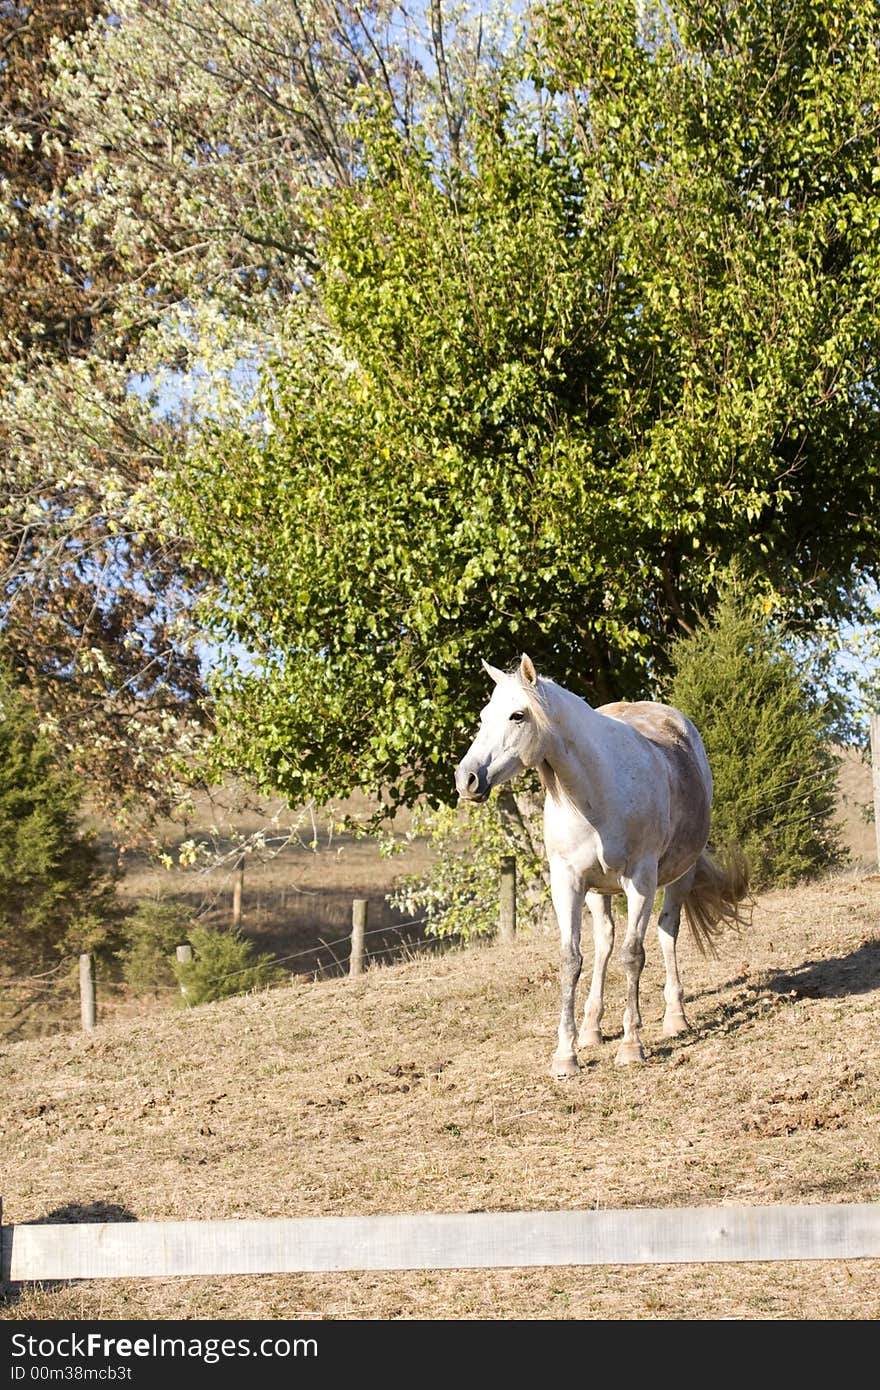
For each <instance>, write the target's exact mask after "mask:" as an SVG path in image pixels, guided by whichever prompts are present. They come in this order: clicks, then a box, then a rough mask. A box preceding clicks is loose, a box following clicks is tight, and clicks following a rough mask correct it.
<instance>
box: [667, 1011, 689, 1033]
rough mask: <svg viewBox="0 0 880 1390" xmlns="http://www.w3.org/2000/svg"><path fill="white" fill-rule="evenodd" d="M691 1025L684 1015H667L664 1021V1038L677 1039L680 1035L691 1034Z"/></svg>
mask: <svg viewBox="0 0 880 1390" xmlns="http://www.w3.org/2000/svg"><path fill="white" fill-rule="evenodd" d="M689 1032H690V1024H689V1023H688V1021H687V1019H686V1018H685V1016H684V1014H667V1015H666V1017H665V1018H664V1020H663V1036H664V1038H677V1037H678V1035H679V1033H689Z"/></svg>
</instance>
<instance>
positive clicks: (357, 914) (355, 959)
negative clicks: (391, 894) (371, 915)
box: [348, 898, 367, 975]
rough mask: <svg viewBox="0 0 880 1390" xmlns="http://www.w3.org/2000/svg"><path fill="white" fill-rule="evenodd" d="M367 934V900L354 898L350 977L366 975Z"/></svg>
mask: <svg viewBox="0 0 880 1390" xmlns="http://www.w3.org/2000/svg"><path fill="white" fill-rule="evenodd" d="M366 932H367V900H366V898H354V899H353V900H352V904H351V955H350V956H349V960H348V973H349V975H363V973H364V937H365V936H366Z"/></svg>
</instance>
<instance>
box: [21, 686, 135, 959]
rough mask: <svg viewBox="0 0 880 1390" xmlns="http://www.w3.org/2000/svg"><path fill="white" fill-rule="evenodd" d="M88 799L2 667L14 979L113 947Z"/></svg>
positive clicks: (107, 891)
mask: <svg viewBox="0 0 880 1390" xmlns="http://www.w3.org/2000/svg"><path fill="white" fill-rule="evenodd" d="M83 794H84V793H83V788H82V786H81V784H80V783H79V781H78V780H77V779H76V777H74V776H73V775H72V773H70V772H69V771H68V770H67V769H66V768H65V767H64V766H63V765H62V764H60V763H59V758H58V752H57V749H55V748H54V747H53V746H52V745H51V744H50V743H49V741H48V740H47V739H45V738H44V737H43V736H42V735H41V734H40V731H39V728H38V725H37V720H36V716H35V714H34V713H33V711H32V710H31V708H30V706H29V705H28V704H27V703H26V701H25V700H24V699H23V697H22V695H21V693H20V691H19V689H18V688H17V686H16V684H15V681H14V678H13V676H12V675H11V673H10V672H9V670H8V669H6V668H5V667H3V666H0V947H2V951H3V960H4V966H5V967H7V968H8V969H9V970H10V971H11V972H12V973H22V974H23V973H26V972H28V971H32V970H38V969H40V968H41V967H43V966H45V965H47V964H50V963H52V962H53V961H57V960H58V959H59V957H61V958H63V957H64V956H66V955H69V954H73V953H74V952H77V951H86V950H88V951H97V952H99V953H100V952H101V950H102V949H105V950H106V949H109V945H110V943H111V938H112V933H113V931H114V929H115V927H114V922H113V910H112V909H113V899H114V891H113V886H112V884H111V882H110V880H109V878H108V876H107V874H105V873H104V872H103V871H102V869H101V867H100V865H99V863H98V856H97V851H96V848H95V845H94V843H93V842H92V840H91V839H90V838H89V836H87V835H85V834H83V832H82V830H81V829H80V817H81V811H82V802H83Z"/></svg>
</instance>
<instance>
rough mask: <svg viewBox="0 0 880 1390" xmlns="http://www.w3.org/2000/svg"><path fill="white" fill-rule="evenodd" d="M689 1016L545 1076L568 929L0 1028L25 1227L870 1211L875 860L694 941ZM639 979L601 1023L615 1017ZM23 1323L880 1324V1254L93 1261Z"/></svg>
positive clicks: (879, 927) (878, 996)
mask: <svg viewBox="0 0 880 1390" xmlns="http://www.w3.org/2000/svg"><path fill="white" fill-rule="evenodd" d="M681 957H682V969H683V974H684V979H685V988H686V994H687V999H688V1009H689V1014H690V1019H691V1023H692V1032H691V1033H690V1034H688V1035H686V1036H683V1037H681V1038H678V1039H674V1040H672V1041H663V1040H661V1038H660V1022H661V1017H662V1007H663V1006H662V993H661V985H662V972H661V965H660V957H659V951H658V949H657V946H656V941H655V940H653V939H652V940H651V942H650V943H649V950H648V963H647V966H646V970H645V976H644V991H643V1013H644V1018H645V1028H644V1034H645V1041H646V1044H647V1047H648V1051H649V1059H648V1062H647V1064H646V1065H645V1066H643V1067H637V1068H617V1067H615V1065H614V1061H613V1057H614V1050H615V1049H614V1044H613V1042H612V1043H608V1044H606V1045H605V1046H604V1047H603V1048H602V1049H601V1051H600V1053H599V1055H596V1056H584V1057H583V1061H584V1063H585V1065H584V1067H583V1070H582V1071H581V1073H580V1075H579V1077H578V1078H577V1079H576V1080H575V1081H573V1082H570V1083H563V1084H560V1083H555V1082H553V1081H551V1079H550V1077H549V1069H548V1068H549V1058H550V1053H551V1051H552V1048H553V1043H554V1031H555V1024H556V1016H557V1008H558V1003H557V970H556V959H557V944H556V939H555V936H554V935H553V934H552V933H550V932H548V933H547V934H543V933H539V934H537V935H535V936H533V937H532V938H530V939H528V938H525V937H522V938H519V939H518V940H517V941H516V943H515V944H514V945H512V946H510V947H508V948H505V947H502V946H501V945H495V944H493V945H489V946H483V947H478V948H471V949H469V950H456V951H450V952H447V953H446V954H444V955H442V956H437V957H433V958H429V959H424V960H420V959H414V960H410V961H404V962H402V963H397V964H390V965H389V964H383V963H381V962H377V963H374V965H373V967H372V968H371V969H369V970H368V971H367V973H366V974H365V975H364V976H363V977H362V978H361V979H360V980H355V981H350V980H347V979H342V978H327V979H321V978H317V979H316V978H314V976H308V975H293V976H292V977H291V980H290V983H289V984H287V985H284V986H282V987H279V988H276V989H274V990H272V991H269V992H266V993H263V994H256V995H252V996H247V997H239V998H235V999H232V1000H227V1001H225V1002H222V1003H217V1004H209V1005H205V1006H203V1007H201V1008H198V1009H191V1010H188V1011H185V1012H181V1011H177V1012H172V1011H171V1010H169V1009H164V1010H163V1011H161V1012H160V1013H157V1014H155V1015H153V1016H150V1017H145V1018H142V1019H135V1020H131V1019H122V1018H120V1019H116V1020H110V1021H104V1022H102V1023H101V1026H100V1027H99V1028H98V1030H97V1032H96V1033H95V1034H93V1035H90V1036H89V1035H84V1034H82V1033H79V1032H71V1033H68V1034H57V1035H55V1036H54V1037H49V1038H41V1039H34V1040H29V1041H22V1042H16V1043H6V1044H5V1045H3V1046H2V1047H0V1095H2V1103H0V1146H2V1152H3V1154H4V1159H5V1161H4V1163H3V1180H2V1193H3V1199H4V1210H3V1217H4V1220H5V1221H7V1222H13V1223H15V1222H18V1223H25V1222H34V1221H87V1220H119V1221H125V1220H134V1221H138V1220H163V1219H197V1218H208V1217H228V1218H245V1217H276V1216H305V1215H310V1216H318V1215H332V1214H347V1215H355V1214H368V1213H384V1212H401V1211H406V1212H413V1213H417V1212H420V1211H424V1212H443V1211H476V1210H492V1211H499V1210H522V1209H547V1210H552V1209H565V1208H571V1209H582V1208H595V1207H599V1208H632V1207H645V1206H647V1207H651V1206H672V1207H676V1206H679V1207H686V1206H694V1205H709V1204H711V1205H725V1204H734V1205H736V1204H747V1205H756V1204H757V1205H760V1204H776V1203H801V1202H807V1203H812V1202H856V1201H876V1200H877V1199H878V1197H880V1192H878V1152H880V1074H878V1067H877V1055H878V1049H877V1017H878V1006H880V875H878V874H877V873H876V872H867V871H865V870H862V871H850V872H848V873H844V874H840V875H838V876H835V877H834V878H831V879H828V880H826V881H823V882H820V883H816V884H813V885H810V886H806V887H800V888H798V889H794V890H791V891H785V892H775V893H771V894H768V895H766V896H764V897H762V898H760V899H759V901H758V902H757V904H756V908H755V912H754V920H753V925H752V928H751V930H750V931H749V932H748V933H747V934H746V935H744V936H742V937H736V936H729V937H727V938H726V939H724V940H723V942H722V945H721V952H720V955H719V957H718V958H717V959H703V958H701V957H700V956H698V955H697V954H696V953H695V952H694V950H693V948H692V946H691V945H690V943H689V941H688V940H687V939H685V940H684V941H683V944H682V950H681ZM621 1008H622V974H621V972H620V969H619V966H616V965H615V966H614V967H613V968H612V970H611V972H610V977H609V1002H608V1012H607V1014H606V1020H605V1024H606V1031H607V1033H608V1034H609V1035H611V1036H612V1037H613V1036H614V1035H615V1034H617V1035H618V1036H619V1033H620V1017H621ZM3 1316H4V1318H6V1319H9V1320H15V1319H54V1318H58V1319H64V1320H79V1319H94V1318H101V1319H116V1318H135V1319H171V1318H181V1317H188V1318H208V1319H218V1318H241V1319H259V1318H266V1319H289V1318H322V1319H348V1320H350V1319H388V1320H402V1319H456V1320H457V1319H493V1320H498V1319H528V1320H538V1319H540V1320H545V1319H706V1318H709V1319H720V1318H734V1319H762V1320H766V1319H797V1320H803V1319H817V1320H818V1319H822V1320H830V1319H836V1320H842V1319H875V1318H877V1317H878V1316H880V1261H875V1260H852V1261H848V1262H845V1261H828V1262H826V1261H818V1262H809V1263H807V1262H804V1263H784V1264H783V1263H767V1264H707V1265H700V1266H653V1267H650V1268H646V1269H639V1268H632V1267H631V1268H603V1267H600V1268H590V1269H580V1268H553V1269H527V1270H494V1271H482V1270H471V1271H467V1270H462V1271H438V1272H427V1273H425V1272H419V1273H397V1274H394V1273H382V1274H376V1273H370V1274H354V1273H349V1274H336V1275H333V1276H329V1275H327V1276H325V1275H283V1276H282V1275H278V1276H269V1275H265V1276H261V1277H252V1276H241V1277H234V1278H233V1277H226V1278H222V1279H221V1278H217V1279H177V1280H140V1281H132V1280H112V1281H84V1282H80V1283H73V1284H69V1285H63V1286H55V1287H47V1288H38V1287H31V1286H28V1287H21V1288H17V1289H10V1290H7V1292H6V1295H5V1302H4V1304H3Z"/></svg>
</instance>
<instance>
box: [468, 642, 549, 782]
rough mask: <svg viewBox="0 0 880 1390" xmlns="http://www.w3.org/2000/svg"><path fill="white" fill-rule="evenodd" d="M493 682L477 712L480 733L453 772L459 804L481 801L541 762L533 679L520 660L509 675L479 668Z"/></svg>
mask: <svg viewBox="0 0 880 1390" xmlns="http://www.w3.org/2000/svg"><path fill="white" fill-rule="evenodd" d="M483 668H484V670H486V671H487V672H488V673H489V675H490V676H491V677H492V679H493V681H494V682H495V689H494V690H493V692H492V698H491V699H490V701H489V703H488V704H487V705H485V706H484V708H483V709H482V710H481V712H480V732H479V733H478V734H477V736H476V738H475V739H474V741H473V743H472V744H471V746H470V748H469V749H468V751H467V752H466V753H465V755H464V757H463V758H462V760H461V762H460V763H459V765H458V767H457V768H456V770H455V786H456V789H457V791H458V794H459V796H460V797H461V799H462V800H463V801H485V800H486V799H487V797H488V795H489V793H490V791H491V790H492V788H493V787H497V786H499V785H500V783H502V782H509V781H510V779H511V777H515V776H516V775H517V773H519V772H522V771H523V769H524V768H527V767H537V766H538V764H539V763H541V762H542V761H543V748H544V740H545V733H546V720H545V719H544V718H542V715H543V709H542V706H541V703H540V700H539V698H538V680H539V677H538V673H537V672H536V670H535V668H534V665H533V664H532V662H531V660H530V658H529V657H527V656H524V657H523V658H522V660H521V661H520V664H519V666H518V667H517V669H516V670H515V671H513V672H512V673H511V674H507V673H506V672H504V671H499V670H498V669H497V668H496V667H495V666H490V665H489V664H488V663H487V662H485V661H484V662H483Z"/></svg>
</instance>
